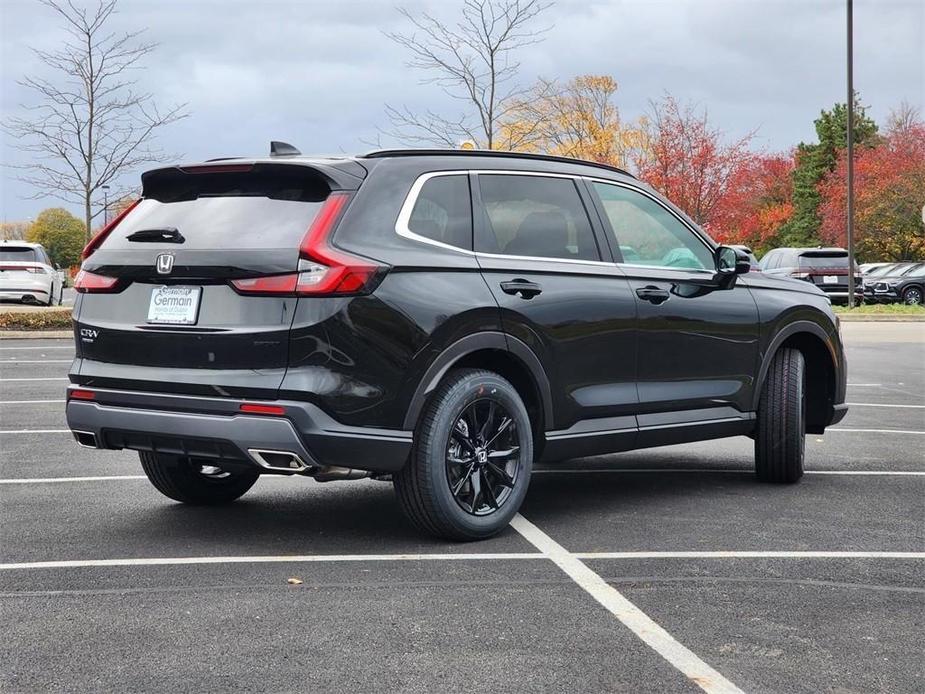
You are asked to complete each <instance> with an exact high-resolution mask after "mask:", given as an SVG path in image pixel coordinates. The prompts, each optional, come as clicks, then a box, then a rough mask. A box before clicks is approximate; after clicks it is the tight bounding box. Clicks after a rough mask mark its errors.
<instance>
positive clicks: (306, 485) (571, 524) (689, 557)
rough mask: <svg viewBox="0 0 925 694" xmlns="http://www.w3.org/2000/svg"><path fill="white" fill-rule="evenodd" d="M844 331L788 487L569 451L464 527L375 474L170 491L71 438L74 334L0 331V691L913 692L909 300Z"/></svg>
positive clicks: (922, 519)
mask: <svg viewBox="0 0 925 694" xmlns="http://www.w3.org/2000/svg"><path fill="white" fill-rule="evenodd" d="M844 335H845V340H846V343H847V351H848V360H849V379H848V380H849V389H848V396H849V397H848V400H849V402H850V403H852V406H851V411H850V413H849V415H848V417H847V418H846V419H845V420H844V421H843V422H842V423H841V424H839V425H838V426H837V427H835V429H834V430H832V431H830V432H828V433H827V434H826V435H825V436H824V437H820V436H810V437H809V438H808V440H807V467H808V474H807V475H806V477H805V478H804V479H803V481H802V482H801V483H800V484H798V485H795V486H786V487H785V486H769V485H763V484H759V483H758V482H756V481H755V479H754V477H753V476H752V467H753V463H752V452H751V441H750V440H749V439H746V438H736V439H727V440H722V441H714V442H705V443H700V444H695V445H684V446H675V447H667V448H661V449H651V450H648V451H641V452H634V453H624V454H618V455H612V456H604V457H598V458H593V459H584V460H575V461H570V462H569V463H567V464H564V465H562V466H560V467H558V468H556V469H548V468H547V469H543V470H540V471H537V474H536V475H535V477H534V478H533V481H532V483H531V490H530V493H529V495H528V497H527V501H526V503H525V505H524V507H523V508H522V512H521V516H520V517H519V518H518V519H516V522H515V527H513V528H511V529H509V530H508V531H506V532H505V533H503V534H502V535H501V536H499V537H497V538H495V539H493V540H490V541H486V542H482V543H477V544H449V543H443V542H438V541H434V540H430V539H427V538H424V537H422V536H420V535H418V534H417V533H415V531H414V530H412V529H411V527H410V526H409V525H408V524H407V523H406V522H405V521H404V519H403V518H402V516H401V514H400V511H399V509H398V506H397V503H396V502H395V501H394V499H393V492H392V488H391V485H389V484H385V483H382V482H373V481H361V482H335V483H328V484H319V483H316V482H314V481H312V480H309V479H303V478H263V479H261V480H260V481H259V482H258V484H257V486H256V487H255V488H254V489H253V490H252V491H251V492H249V493H248V494H247V495H246V496H245V497H244V498H243V499H242V500H240V501H239V502H237V503H235V504H233V505H232V506H229V507H225V508H211V509H210V508H192V507H184V506H181V505H178V504H174V503H172V502H170V501H169V500H167V499H166V498H164V497H162V496H161V495H160V494H158V493H157V492H156V491H155V490H154V489H153V488H152V487H151V486H150V485H149V484H148V483H147V481H146V480H145V479H143V478H142V477H141V474H142V473H141V468H140V465H139V463H138V460H137V457H136V455H135V454H133V453H130V452H102V451H92V450H87V449H82V448H79V447H78V446H77V445H76V444H75V443H74V442H73V441H72V439H71V437H70V435H69V434H68V433H67V431H66V427H65V422H64V412H63V408H64V405H63V389H64V387H65V384H66V373H67V370H68V365H69V363H70V360H71V358H72V355H73V348H72V346H71V344H70V342H69V341H66V340H5V341H3V342H2V343H0V453H2V456H0V624H3V629H2V630H0V631H2V636H0V691H3V692H31V691H42V692H45V691H74V692H91V691H150V690H172V691H220V690H222V691H224V690H236V691H313V692H315V691H351V692H374V691H401V692H458V691H483V690H491V691H496V692H508V691H509V692H524V691H531V692H539V691H549V692H562V691H580V692H614V691H624V692H684V691H698V690H699V689H698V685H699V687H701V688H703V689H705V690H707V691H715V692H720V691H727V692H729V691H739V690H741V691H746V692H823V691H826V692H922V691H925V658H923V657H922V654H923V652H925V323H908V324H895V323H894V324H878V323H852V324H845V326H844ZM289 579H298V580H299V581H301V583H298V584H295V585H291V584H289V583H288V581H289Z"/></svg>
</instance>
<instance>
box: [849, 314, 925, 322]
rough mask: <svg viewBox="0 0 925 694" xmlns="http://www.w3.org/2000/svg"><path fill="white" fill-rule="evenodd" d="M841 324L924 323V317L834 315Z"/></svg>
mask: <svg viewBox="0 0 925 694" xmlns="http://www.w3.org/2000/svg"><path fill="white" fill-rule="evenodd" d="M836 315H837V316H838V319H839V320H840V321H841V322H842V323H855V322H856V323H925V316H908V315H902V314H897V315H892V316H891V315H882V316H874V315H864V314H861V315H857V316H852V315H851V314H850V313H838V314H836Z"/></svg>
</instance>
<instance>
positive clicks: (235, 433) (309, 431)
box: [67, 386, 412, 473]
mask: <svg viewBox="0 0 925 694" xmlns="http://www.w3.org/2000/svg"><path fill="white" fill-rule="evenodd" d="M74 389H75V386H71V388H70V389H69V395H68V401H67V423H68V426H69V427H70V429H71V430H72V431H73V432H74V434H75V438H77V440H78V443H81V444H82V445H89V446H91V447H94V448H107V449H123V448H128V449H132V450H141V451H157V452H161V453H170V454H176V455H193V456H196V457H201V458H208V459H212V460H216V461H225V462H226V463H228V464H229V465H234V466H242V465H243V466H249V467H255V468H259V469H262V470H263V471H264V472H270V471H273V472H285V471H286V469H285V467H282V468H281V467H273V468H271V469H268V468H267V465H266V461H267V458H268V457H269V456H267V455H265V454H266V453H268V452H269V453H279V454H282V453H291V454H293V455H295V456H296V457H297V458H298V460H299V461H300V464H299V465H296V464H292V465H291V467H292V470H290V471H292V472H299V471H302V470H304V469H305V468H318V467H331V466H336V467H345V468H353V469H357V470H367V471H370V472H376V473H390V472H394V471H396V470H399V469H401V468H402V467H403V466H404V464H405V461H406V460H407V458H408V454H409V453H410V451H411V443H412V438H411V432H410V431H397V430H391V429H372V428H366V427H348V426H344V425H341V424H339V423H338V422H336V421H335V420H334V419H332V418H331V417H329V416H328V415H327V414H325V413H324V412H323V411H322V410H321V409H320V408H318V407H316V406H315V405H312V404H311V403H306V402H296V401H283V400H274V401H272V402H271V403H267V404H272V405H277V406H282V407H283V408H284V410H285V414H284V415H281V416H278V415H253V414H241V413H240V410H239V407H240V405H241V402H242V401H241V400H235V399H230V398H203V397H192V396H178V395H166V394H153V393H142V392H136V391H118V390H106V389H90V388H86V387H84V386H80V387H79V389H80V390H81V391H87V390H91V391H92V392H93V399H92V400H84V399H81V400H77V399H73V398H71V397H70V391H71V390H74Z"/></svg>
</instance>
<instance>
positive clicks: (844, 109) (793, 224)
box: [778, 97, 877, 246]
mask: <svg viewBox="0 0 925 694" xmlns="http://www.w3.org/2000/svg"><path fill="white" fill-rule="evenodd" d="M854 109H855V111H854V142H855V144H857V145H864V144H874V143H875V142H876V140H877V124H876V123H875V122H874V121H873V120H872V119H871V118H869V117H868V116H867V108H866V107H865V106H863V105H861V103H860V99H858V98H857V97H855V107H854ZM815 124H816V135H817V137H818V138H819V142H818V143H817V144H806V143H804V142H801V143H800V144H799V145H798V146H797V151H796V157H795V158H796V166H795V167H794V169H793V216H792V217H791V218H790V220H789V221H788V222H787V223H786V224H784V225H783V227H781V231H780V237H779V239H778V243H779V244H780V245H782V246H816V245H819V243H820V240H819V226H820V224H821V219H820V217H819V204H820V202H821V201H822V198H821V196H820V194H819V183H820V182H821V181H822V179H823V177H824V176H825V175H826V174H827V173H829V172H831V171H834V170H835V165H836V164H837V163H838V154H839V152H840V151H841V150H843V149H844V148H845V147H846V146H847V144H848V106H847V104H835V106H834V107H833V108H832V109H831V110H830V111H822V112H821V113H820V114H819V118H817V119H816V121H815Z"/></svg>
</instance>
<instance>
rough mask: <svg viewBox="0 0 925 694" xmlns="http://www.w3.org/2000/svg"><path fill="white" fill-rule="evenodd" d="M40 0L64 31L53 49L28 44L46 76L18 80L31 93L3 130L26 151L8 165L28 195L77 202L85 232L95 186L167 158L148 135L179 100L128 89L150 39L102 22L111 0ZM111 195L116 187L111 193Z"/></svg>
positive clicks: (179, 113) (178, 112)
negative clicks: (161, 102)
mask: <svg viewBox="0 0 925 694" xmlns="http://www.w3.org/2000/svg"><path fill="white" fill-rule="evenodd" d="M41 2H42V4H44V5H46V6H47V7H49V8H51V9H52V10H54V11H55V12H56V13H57V14H58V15H59V17H60V18H61V19H62V20H63V24H64V28H65V29H66V31H67V32H68V34H69V35H70V38H69V39H68V40H66V41H65V42H64V43H63V44H62V46H61V47H60V48H59V49H57V50H54V51H42V50H34V53H35V55H36V57H37V58H38V59H39V61H41V63H43V64H44V65H45V66H46V67H47V68H49V70H50V71H51V72H53V73H54V77H53V78H52V77H49V78H47V79H46V78H45V77H39V76H27V77H25V78H23V79H22V80H21V81H20V82H19V84H21V85H22V86H24V87H26V88H27V89H29V90H31V91H32V92H33V93H34V94H35V95H36V101H35V102H34V103H32V104H27V105H23V107H22V108H23V109H24V110H25V114H26V115H25V116H23V117H14V118H10V119H9V120H8V121H7V122H5V123H4V124H3V125H4V130H5V131H6V132H7V133H8V134H9V135H10V136H11V137H12V138H13V139H14V141H15V142H16V143H17V144H15V145H14V146H16V147H17V148H18V149H20V150H22V151H23V152H26V153H28V154H29V155H30V161H29V162H28V163H25V164H21V165H17V166H16V168H18V169H20V171H21V175H20V176H19V178H20V180H22V181H24V182H26V183H28V184H30V185H31V186H33V187H34V189H35V193H34V194H33V195H32V197H33V198H39V197H43V196H46V195H50V196H52V197H55V198H57V199H59V200H62V201H64V202H71V203H78V204H81V205H83V208H84V218H85V223H86V225H87V237H88V238H89V237H90V234H91V228H92V222H93V218H94V217H95V216H96V215H98V214H99V213H100V212H102V209H97V210H95V211H94V209H93V200H94V198H95V196H96V194H97V191H99V190H100V189H101V188H102V187H103V186H107V185H109V186H112V187H113V188H116V185H117V184H118V179H119V176H120V174H123V173H125V172H126V171H127V170H130V169H132V168H134V167H135V166H138V165H139V164H142V163H145V162H154V161H162V160H164V159H165V158H167V155H165V154H164V153H163V152H161V151H160V150H158V149H155V148H154V147H153V146H152V138H153V136H154V134H155V132H156V131H157V130H158V129H159V128H161V127H163V126H165V125H168V124H170V123H173V122H175V121H178V120H180V119H181V118H184V117H186V116H187V115H188V114H187V113H186V112H185V104H183V105H175V106H171V107H170V108H168V109H166V110H161V109H159V108H158V107H157V105H156V104H155V103H154V100H153V97H152V96H151V94H148V93H145V92H139V91H137V90H136V85H137V80H136V79H133V78H132V76H131V73H132V72H135V71H137V70H138V69H140V68H141V60H142V58H144V57H145V56H147V55H148V54H149V53H151V51H153V50H154V49H155V47H156V44H154V43H150V42H144V41H142V40H141V39H140V35H141V34H142V33H143V32H142V31H132V32H126V33H119V34H117V33H113V32H111V31H110V30H109V28H108V21H109V19H110V18H111V17H112V15H113V12H114V11H115V8H116V0H98V4H97V5H96V7H95V8H91V9H89V10H88V9H85V8H80V7H78V6H76V5H75V4H74V2H73V0H41ZM119 195H120V190H118V189H117V190H113V191H112V195H111V197H114V198H117V197H119Z"/></svg>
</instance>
